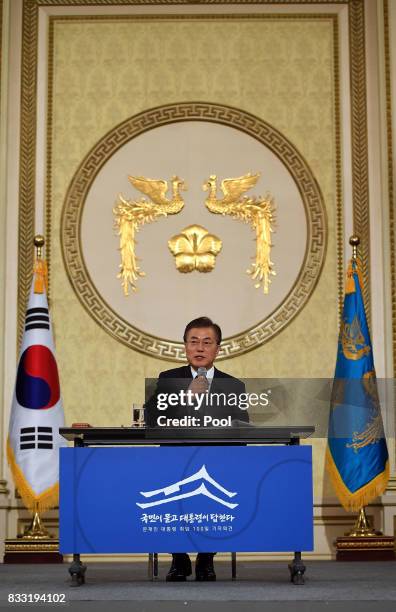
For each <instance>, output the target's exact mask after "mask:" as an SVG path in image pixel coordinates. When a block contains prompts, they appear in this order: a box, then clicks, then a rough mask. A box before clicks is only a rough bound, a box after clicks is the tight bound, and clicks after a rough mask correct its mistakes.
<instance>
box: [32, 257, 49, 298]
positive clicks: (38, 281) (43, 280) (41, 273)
mask: <svg viewBox="0 0 396 612" xmlns="http://www.w3.org/2000/svg"><path fill="white" fill-rule="evenodd" d="M33 274H34V293H44V290H45V291H46V292H48V268H47V262H46V261H45V260H44V259H36V261H35V262H34V269H33Z"/></svg>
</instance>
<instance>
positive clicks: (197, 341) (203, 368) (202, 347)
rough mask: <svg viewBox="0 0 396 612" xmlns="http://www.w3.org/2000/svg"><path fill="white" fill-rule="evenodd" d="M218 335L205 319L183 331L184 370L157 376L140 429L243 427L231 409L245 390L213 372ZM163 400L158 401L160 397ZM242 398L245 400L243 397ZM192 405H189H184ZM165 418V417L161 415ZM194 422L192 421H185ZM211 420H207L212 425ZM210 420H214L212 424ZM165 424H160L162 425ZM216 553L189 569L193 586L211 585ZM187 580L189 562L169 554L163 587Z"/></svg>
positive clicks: (241, 415)
mask: <svg viewBox="0 0 396 612" xmlns="http://www.w3.org/2000/svg"><path fill="white" fill-rule="evenodd" d="M221 338H222V334H221V329H220V327H219V326H218V325H217V324H216V323H213V322H212V320H211V319H209V318H208V317H199V318H198V319H194V320H193V321H191V322H190V323H188V325H187V326H186V329H185V331H184V336H183V340H184V344H185V351H186V358H187V362H188V365H186V366H182V367H180V368H174V369H171V370H166V371H164V372H161V373H160V375H159V377H158V382H157V388H156V391H155V393H154V395H153V396H152V397H151V398H150V400H149V401H148V402H147V404H146V406H145V418H146V424H147V425H148V426H149V427H159V426H160V427H161V428H162V427H163V426H164V425H165V423H166V426H169V427H177V426H179V424H180V423H183V421H181V420H180V419H182V418H183V417H187V418H189V419H190V420H189V421H188V422H189V423H190V425H193V426H203V425H204V424H206V423H207V424H208V426H211V425H212V422H213V425H214V426H216V423H219V424H220V423H221V425H222V426H231V425H232V422H233V421H236V420H237V421H244V422H248V421H249V416H248V413H247V411H246V410H241V408H240V407H239V406H238V405H236V403H235V401H234V402H232V403H231V401H230V398H231V396H232V397H233V398H234V399H235V397H236V398H238V397H239V396H241V395H243V394H245V385H244V383H242V382H241V381H240V380H238V379H237V378H234V377H233V376H230V375H229V374H226V373H225V372H221V371H220V370H218V369H217V368H215V367H214V365H213V364H214V361H215V359H216V357H217V355H218V353H219V350H220V343H221ZM181 391H183V392H184V393H185V395H184V397H185V398H186V402H180V403H178V404H176V405H169V406H167V408H166V411H164V413H163V412H160V410H159V409H158V402H157V400H158V398H160V397H169V394H170V393H175V392H177V393H179V396H180V392H181ZM161 394H163V395H161ZM245 397H246V396H245ZM191 399H192V401H190V400H191ZM213 400H216V401H213ZM165 412H166V414H165ZM191 419H195V421H191ZM212 419H213V420H212ZM215 419H216V420H215ZM164 421H165V422H164ZM215 554H216V553H199V554H198V555H197V559H196V564H195V575H196V580H200V581H213V580H216V574H215V571H214V566H213V557H214V555H215ZM190 574H191V561H190V558H189V556H188V555H187V554H186V553H173V555H172V566H171V568H170V570H169V572H168V574H167V577H166V580H167V581H168V582H176V581H178V582H180V581H184V580H186V577H187V576H189V575H190Z"/></svg>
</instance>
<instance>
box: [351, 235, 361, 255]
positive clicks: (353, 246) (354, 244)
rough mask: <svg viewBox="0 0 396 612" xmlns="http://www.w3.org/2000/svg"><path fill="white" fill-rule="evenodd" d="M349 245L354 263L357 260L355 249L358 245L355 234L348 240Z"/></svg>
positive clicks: (358, 240) (357, 237)
mask: <svg viewBox="0 0 396 612" xmlns="http://www.w3.org/2000/svg"><path fill="white" fill-rule="evenodd" d="M349 244H350V245H351V247H352V259H353V261H356V260H357V248H358V246H359V244H360V238H359V236H356V234H354V235H353V236H351V237H350V238H349Z"/></svg>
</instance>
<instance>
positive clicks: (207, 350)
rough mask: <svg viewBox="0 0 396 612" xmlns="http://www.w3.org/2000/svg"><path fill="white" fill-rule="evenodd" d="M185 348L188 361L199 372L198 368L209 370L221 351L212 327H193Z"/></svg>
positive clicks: (188, 333) (189, 331) (188, 334)
mask: <svg viewBox="0 0 396 612" xmlns="http://www.w3.org/2000/svg"><path fill="white" fill-rule="evenodd" d="M185 347H186V357H187V361H188V363H189V364H190V365H191V366H192V367H193V368H194V370H198V368H206V369H207V370H209V369H210V368H211V367H212V365H213V362H214V360H215V359H216V357H217V353H218V352H219V350H220V346H219V345H218V344H217V338H216V334H215V331H214V329H213V328H212V327H192V328H191V329H189V330H188V332H187V338H186V342H185Z"/></svg>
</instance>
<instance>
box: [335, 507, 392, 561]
mask: <svg viewBox="0 0 396 612" xmlns="http://www.w3.org/2000/svg"><path fill="white" fill-rule="evenodd" d="M336 551H337V554H336V560H337V561H394V560H395V539H394V538H393V537H392V536H384V535H382V533H381V532H380V531H375V529H373V528H372V527H371V525H370V523H369V521H368V518H367V515H366V512H365V509H364V508H361V509H360V512H359V515H358V518H357V520H356V523H355V525H354V527H353V529H351V531H349V532H348V533H346V534H345V535H344V536H342V537H339V538H337V540H336Z"/></svg>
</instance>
